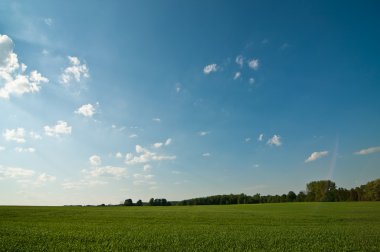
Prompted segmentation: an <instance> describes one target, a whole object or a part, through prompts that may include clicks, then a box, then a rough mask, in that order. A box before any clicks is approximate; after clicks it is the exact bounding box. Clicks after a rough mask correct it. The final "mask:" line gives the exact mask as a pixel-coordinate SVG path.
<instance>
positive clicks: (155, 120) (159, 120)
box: [152, 117, 161, 123]
mask: <svg viewBox="0 0 380 252" xmlns="http://www.w3.org/2000/svg"><path fill="white" fill-rule="evenodd" d="M152 120H153V121H154V122H158V123H159V122H161V119H160V118H158V117H156V118H153V119H152Z"/></svg>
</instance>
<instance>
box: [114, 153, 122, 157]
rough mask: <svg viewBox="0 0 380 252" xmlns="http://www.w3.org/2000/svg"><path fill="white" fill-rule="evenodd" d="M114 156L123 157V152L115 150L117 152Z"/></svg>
mask: <svg viewBox="0 0 380 252" xmlns="http://www.w3.org/2000/svg"><path fill="white" fill-rule="evenodd" d="M115 157H116V158H122V157H123V154H121V152H117V153H116V154H115Z"/></svg>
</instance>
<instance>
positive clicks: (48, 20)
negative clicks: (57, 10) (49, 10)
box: [44, 18, 53, 26]
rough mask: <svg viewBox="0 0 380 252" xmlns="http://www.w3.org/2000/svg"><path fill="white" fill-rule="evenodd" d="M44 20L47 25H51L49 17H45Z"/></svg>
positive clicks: (51, 21) (51, 20)
mask: <svg viewBox="0 0 380 252" xmlns="http://www.w3.org/2000/svg"><path fill="white" fill-rule="evenodd" d="M44 22H45V24H46V25H47V26H52V25H53V19H51V18H45V19H44Z"/></svg>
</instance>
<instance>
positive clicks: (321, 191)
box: [306, 180, 336, 201]
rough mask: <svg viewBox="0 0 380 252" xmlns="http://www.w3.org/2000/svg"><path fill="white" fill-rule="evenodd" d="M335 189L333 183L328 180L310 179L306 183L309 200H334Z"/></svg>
mask: <svg viewBox="0 0 380 252" xmlns="http://www.w3.org/2000/svg"><path fill="white" fill-rule="evenodd" d="M335 190H336V186H335V183H334V182H332V181H330V180H319V181H312V182H310V183H308V184H307V185H306V191H307V196H308V200H310V201H334V194H335Z"/></svg>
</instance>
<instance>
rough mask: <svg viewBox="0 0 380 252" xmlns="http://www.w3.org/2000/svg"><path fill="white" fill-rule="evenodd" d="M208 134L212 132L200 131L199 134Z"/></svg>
mask: <svg viewBox="0 0 380 252" xmlns="http://www.w3.org/2000/svg"><path fill="white" fill-rule="evenodd" d="M208 134H210V132H209V131H200V132H198V135H200V136H207V135H208Z"/></svg>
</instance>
